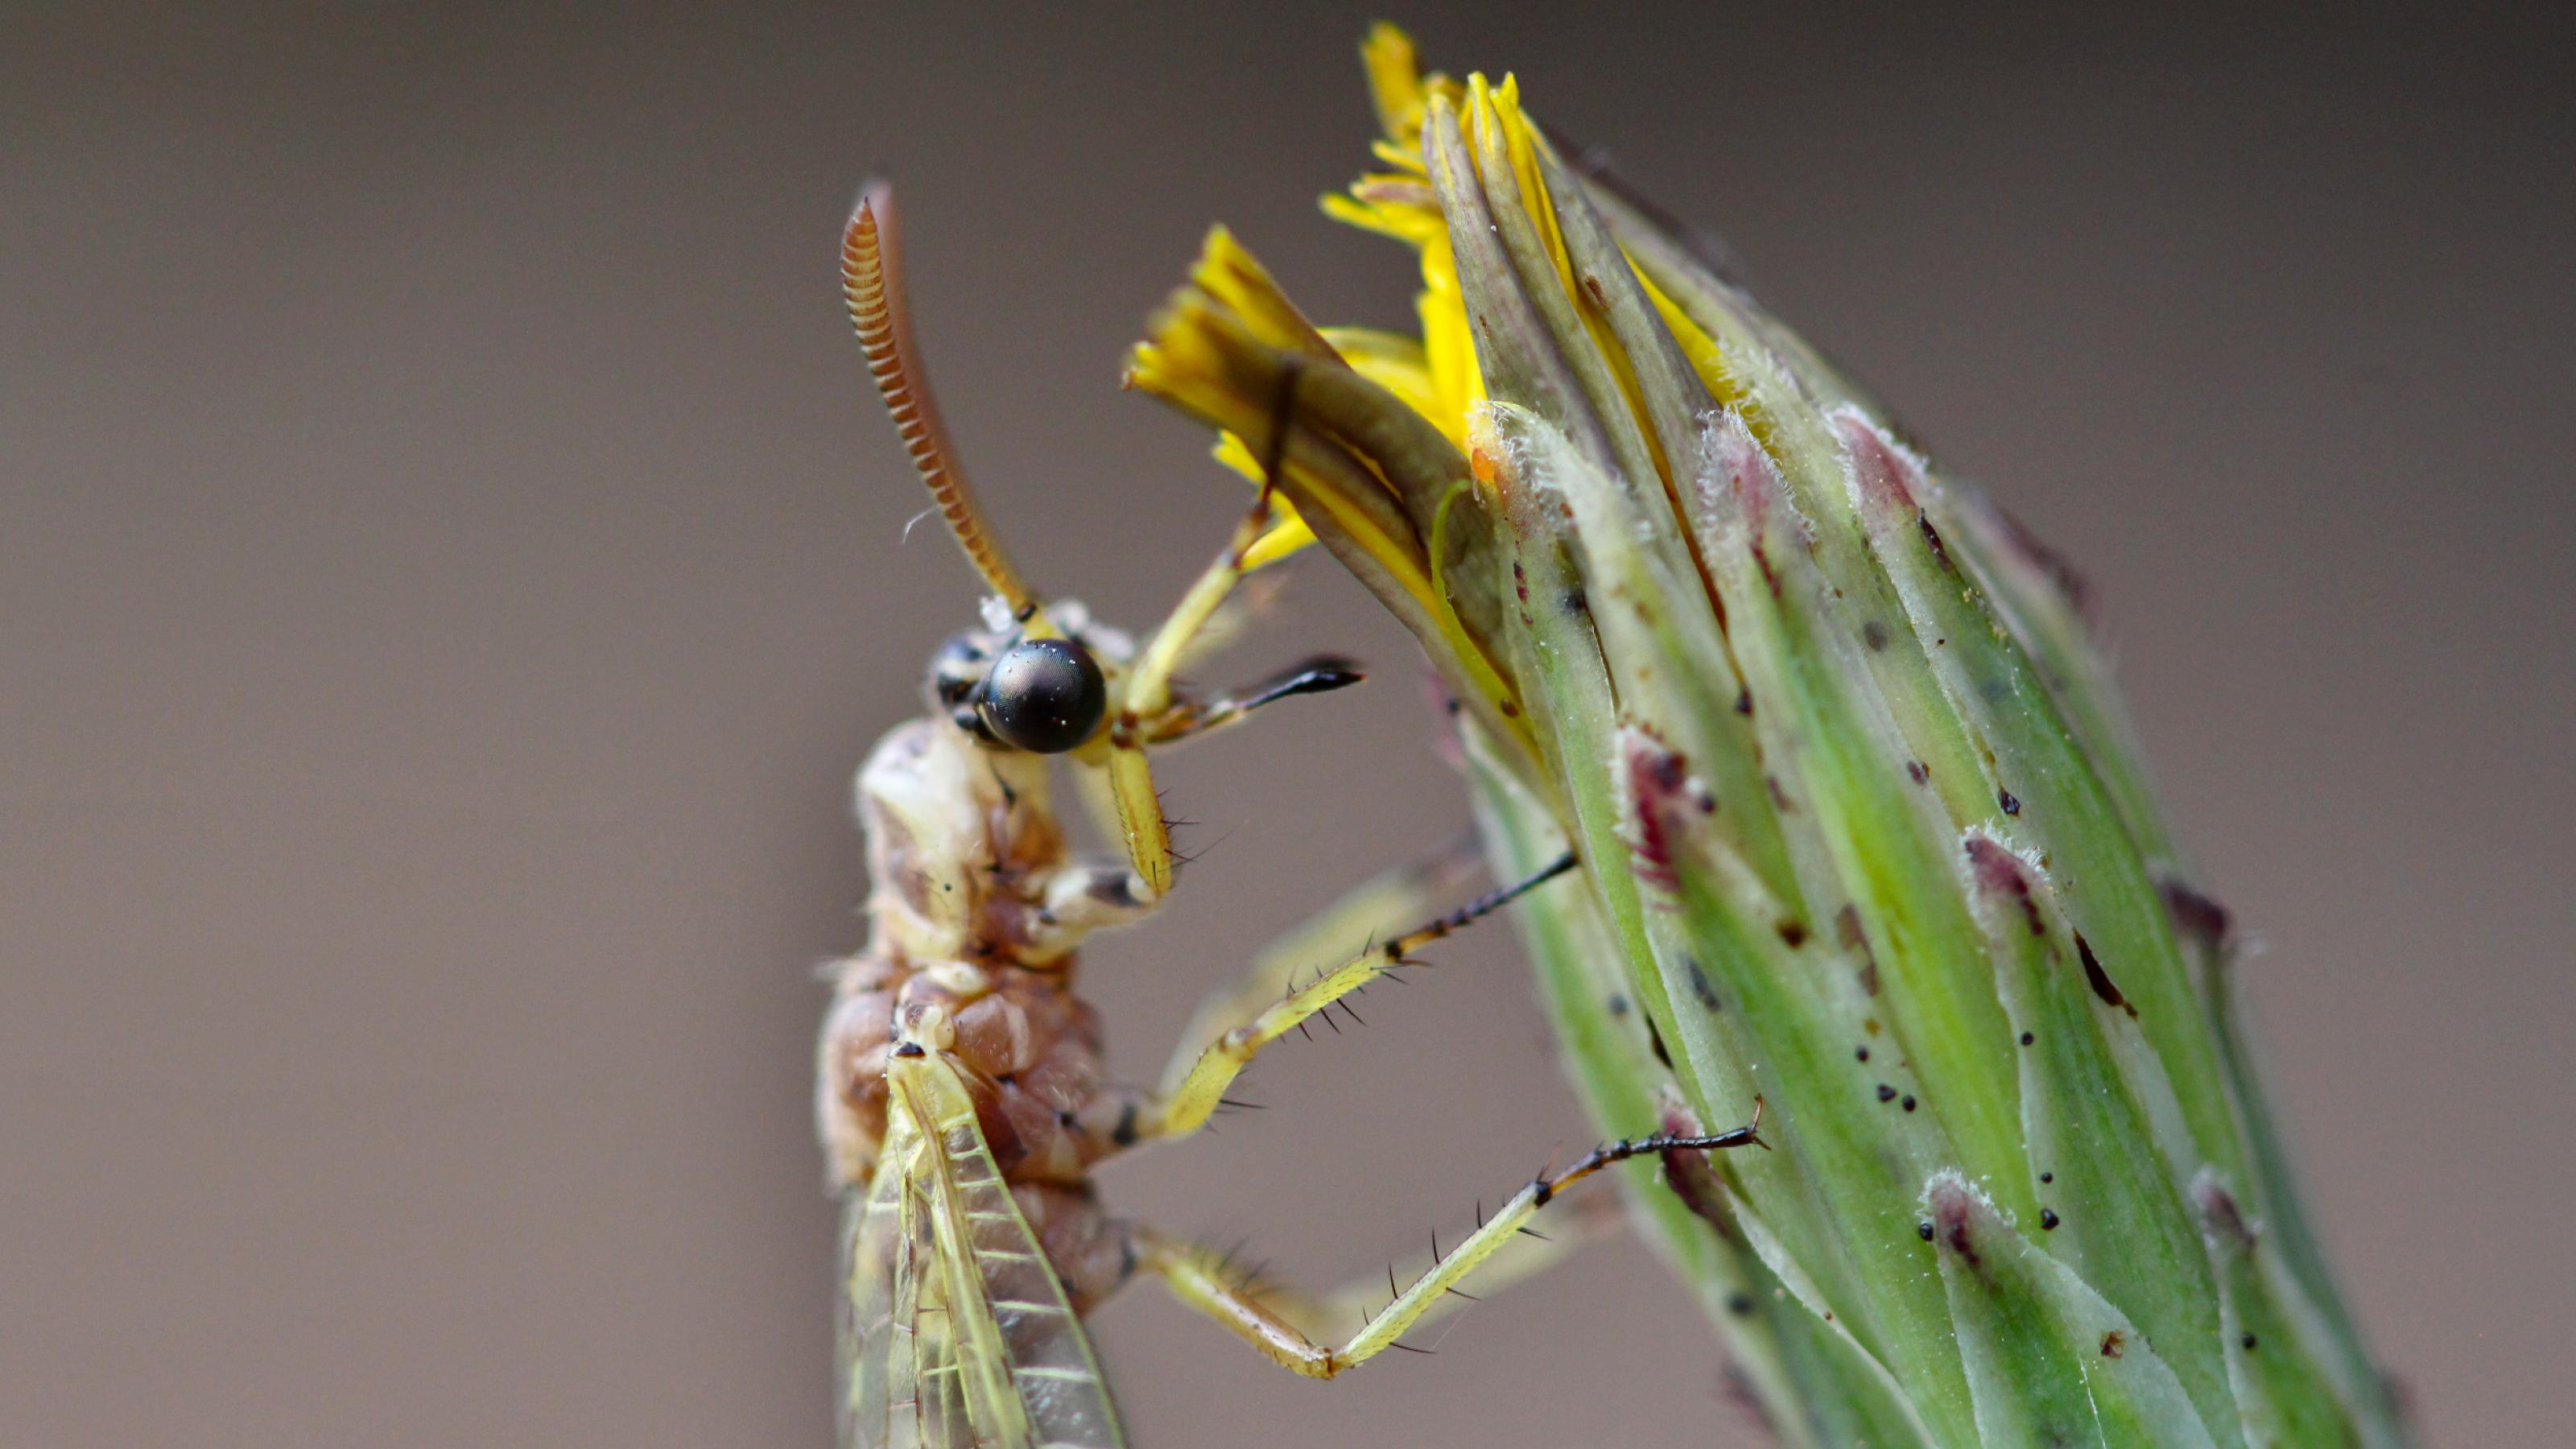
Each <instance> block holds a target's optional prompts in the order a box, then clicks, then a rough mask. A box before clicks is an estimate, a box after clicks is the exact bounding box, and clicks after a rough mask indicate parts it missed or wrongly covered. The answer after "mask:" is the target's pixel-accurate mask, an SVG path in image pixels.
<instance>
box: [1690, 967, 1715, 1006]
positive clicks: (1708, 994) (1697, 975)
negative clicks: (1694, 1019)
mask: <svg viewBox="0 0 2576 1449" xmlns="http://www.w3.org/2000/svg"><path fill="white" fill-rule="evenodd" d="M1689 964H1690V983H1691V995H1693V996H1696V997H1698V998H1699V1004H1700V1005H1701V1006H1704V1007H1706V1008H1707V1009H1709V1010H1710V1011H1715V1010H1717V988H1716V987H1714V986H1711V985H1709V984H1708V973H1707V972H1706V971H1703V970H1701V969H1700V964H1699V962H1697V961H1692V962H1690V963H1689Z"/></svg>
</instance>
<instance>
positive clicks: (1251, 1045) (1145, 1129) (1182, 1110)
mask: <svg viewBox="0 0 2576 1449" xmlns="http://www.w3.org/2000/svg"><path fill="white" fill-rule="evenodd" d="M1574 863H1575V857H1574V855H1573V853H1572V852H1570V851H1569V852H1568V853H1566V854H1565V855H1562V856H1559V857H1558V858H1557V859H1556V860H1555V861H1553V862H1551V863H1550V864H1549V865H1547V866H1546V867H1545V868H1543V869H1541V870H1540V871H1539V872H1538V873H1537V874H1535V875H1533V876H1531V877H1529V878H1528V879H1527V880H1523V881H1520V882H1517V883H1515V884H1513V885H1509V886H1505V887H1503V888H1501V889H1499V890H1496V891H1493V892H1491V893H1489V894H1487V895H1485V896H1483V897H1481V898H1479V899H1477V900H1474V901H1471V902H1469V903H1468V904H1466V905H1464V906H1461V907H1459V908H1458V909H1457V910H1454V911H1452V912H1450V913H1449V914H1447V915H1445V916H1442V917H1440V918H1439V919H1438V920H1435V921H1432V922H1431V923H1429V924H1428V925H1424V926H1420V927H1417V928H1415V929H1414V930H1411V931H1407V932H1405V933H1404V934H1403V935H1400V936H1397V937H1394V938H1393V939H1391V940H1388V941H1387V942H1385V943H1384V944H1382V945H1378V946H1374V947H1371V948H1370V949H1368V950H1366V951H1363V952H1361V953H1360V954H1359V955H1357V956H1354V957H1352V958H1351V959H1349V960H1348V961H1345V962H1343V963H1342V964H1341V965H1339V966H1336V967H1334V968H1333V969H1332V970H1330V971H1326V972H1324V973H1323V974H1321V975H1319V976H1317V977H1316V978H1315V979H1314V980H1312V981H1310V982H1308V983H1306V984H1305V985H1304V986H1301V987H1297V988H1295V989H1294V990H1291V991H1290V992H1288V994H1287V995H1286V996H1284V997H1281V998H1280V999H1279V1000H1277V1001H1275V1002H1273V1003H1272V1004H1271V1005H1269V1006H1267V1007H1265V1008H1263V1009H1261V1010H1260V1011H1257V1012H1255V1013H1253V1014H1252V1016H1251V1018H1250V1019H1249V1020H1247V1021H1245V1022H1243V1023H1242V1024H1241V1025H1239V1026H1236V1027H1234V1028H1233V1029H1231V1030H1229V1031H1227V1032H1225V1033H1224V1034H1222V1035H1220V1036H1218V1037H1217V1038H1216V1040H1214V1041H1212V1042H1210V1043H1208V1045H1207V1047H1206V1048H1205V1049H1204V1050H1203V1051H1201V1052H1200V1053H1199V1054H1198V1056H1197V1058H1196V1059H1195V1060H1194V1061H1193V1062H1192V1063H1191V1064H1190V1067H1189V1069H1188V1070H1187V1071H1186V1072H1177V1073H1173V1074H1171V1075H1172V1076H1175V1077H1177V1078H1178V1080H1177V1082H1176V1083H1175V1084H1174V1085H1172V1086H1171V1087H1170V1089H1169V1090H1168V1091H1167V1092H1166V1094H1165V1095H1164V1097H1163V1098H1162V1100H1161V1101H1160V1102H1158V1103H1155V1104H1153V1105H1152V1106H1150V1107H1149V1108H1147V1109H1146V1111H1145V1112H1144V1113H1143V1114H1142V1116H1141V1118H1139V1119H1137V1120H1135V1121H1133V1122H1131V1123H1129V1124H1126V1125H1127V1126H1128V1127H1129V1129H1130V1132H1129V1135H1130V1136H1131V1137H1140V1138H1160V1137H1182V1136H1186V1135H1188V1134H1189V1133H1192V1132H1195V1131H1197V1130H1198V1129H1199V1128H1201V1127H1203V1126H1205V1125H1207V1120H1208V1118H1209V1117H1210V1116H1212V1115H1214V1114H1215V1112H1216V1109H1217V1108H1218V1107H1219V1106H1220V1105H1222V1104H1223V1102H1224V1100H1225V1091H1226V1088H1227V1087H1229V1086H1231V1085H1232V1084H1233V1082H1234V1079H1235V1078H1236V1077H1237V1076H1238V1075H1240V1074H1241V1073H1242V1071H1243V1068H1244V1066H1245V1065H1246V1064H1247V1063H1249V1062H1250V1061H1251V1060H1252V1058H1253V1056H1254V1054H1255V1053H1257V1052H1259V1051H1260V1050H1261V1049H1262V1048H1263V1047H1265V1046H1268V1045H1269V1044H1270V1043H1272V1042H1274V1041H1277V1040H1278V1039H1279V1038H1281V1037H1283V1036H1286V1035H1287V1034H1288V1033H1290V1032H1292V1031H1304V1030H1306V1021H1307V1019H1308V1018H1310V1017H1314V1016H1317V1015H1319V1014H1322V1013H1324V1012H1325V1011H1326V1010H1327V1008H1330V1007H1333V1006H1336V1005H1339V1006H1341V1008H1342V1009H1343V1010H1344V1011H1345V1012H1347V1011H1349V1010H1350V1007H1349V1004H1348V1002H1346V1001H1345V1000H1344V998H1346V997H1348V996H1349V995H1350V994H1351V993H1352V992H1354V991H1357V990H1359V989H1360V988H1361V987H1364V986H1366V985H1368V984H1369V983H1370V982H1372V981H1375V980H1377V979H1378V978H1380V977H1382V976H1385V975H1387V974H1388V973H1389V972H1392V971H1395V970H1397V969H1399V968H1401V967H1403V966H1406V965H1409V964H1412V963H1411V959H1410V958H1411V956H1412V954H1413V953H1414V952H1416V951H1418V950H1420V949H1422V948H1423V947H1424V946H1427V945H1429V944H1431V943H1432V942H1434V941H1437V940H1439V939H1441V938H1442V937H1444V936H1447V935H1448V934H1449V933H1451V932H1452V931H1456V930H1459V929H1460V928H1462V927H1464V926H1466V925H1468V924H1469V923H1471V922H1473V921H1475V920H1477V919H1479V918H1480V917H1483V916H1488V915H1491V914H1493V913H1494V912H1495V911H1498V910H1501V909H1502V908H1503V907H1504V906H1507V905H1509V904H1511V903H1512V902H1513V901H1515V900H1518V899H1519V898H1520V897H1521V896H1522V895H1524V894H1525V893H1527V892H1529V891H1532V890H1535V889H1537V888H1538V887H1539V886H1542V885H1544V884H1546V883H1547V882H1549V881H1551V880H1554V879H1555V878H1556V877H1558V876H1560V875H1563V874H1565V873H1566V872H1567V871H1569V870H1572V869H1573V868H1574ZM1324 1019H1325V1020H1326V1021H1327V1022H1330V1021H1331V1017H1329V1016H1326V1017H1325V1018H1324ZM1353 1020H1357V1017H1356V1016H1354V1017H1353Z"/></svg>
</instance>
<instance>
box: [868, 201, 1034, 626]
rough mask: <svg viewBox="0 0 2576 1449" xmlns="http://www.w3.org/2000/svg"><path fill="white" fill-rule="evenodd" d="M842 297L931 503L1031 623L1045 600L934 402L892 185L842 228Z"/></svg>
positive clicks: (971, 557) (990, 581)
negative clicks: (1006, 546) (990, 511)
mask: <svg viewBox="0 0 2576 1449" xmlns="http://www.w3.org/2000/svg"><path fill="white" fill-rule="evenodd" d="M841 295H842V297H843V298H844V299H846V300H847V301H848V303H849V307H850V322H851V325H853V326H855V327H856V328H857V329H858V333H859V350H860V351H861V352H864V353H865V354H867V359H868V372H869V373H870V375H872V376H874V377H875V378H876V380H877V391H878V392H880V393H882V394H884V396H885V403H886V411H888V412H890V413H892V414H894V425H895V431H897V432H898V433H901V434H902V435H903V447H904V451H905V452H907V453H909V454H911V455H912V466H913V467H914V468H915V469H917V470H919V471H920V473H921V481H922V482H923V483H924V484H926V485H927V486H928V487H929V489H930V498H931V502H933V503H934V504H936V505H937V506H938V508H939V513H940V516H941V517H942V518H945V519H946V520H947V521H948V531H949V532H951V533H953V534H955V535H956V536H957V542H958V543H959V544H960V545H961V546H963V547H964V548H965V550H966V557H967V558H968V559H969V560H970V561H972V562H973V563H974V565H975V571H976V572H977V573H980V574H982V575H983V576H984V581H985V582H986V583H988V584H991V585H992V586H993V591H994V592H995V593H998V594H1000V595H1001V596H1002V598H1003V600H1004V601H1005V602H1006V603H1008V604H1009V605H1010V607H1011V614H1012V616H1013V617H1014V618H1019V619H1027V618H1029V617H1031V616H1032V615H1034V614H1035V613H1036V612H1037V607H1038V600H1037V596H1036V595H1035V594H1033V593H1031V592H1030V591H1029V586H1028V585H1027V584H1026V583H1025V582H1023V581H1022V580H1021V577H1020V571H1019V570H1018V569H1016V568H1014V567H1013V566H1012V564H1011V560H1010V556H1009V555H1008V554H1005V553H1004V552H1002V545H1001V541H1000V540H999V539H996V538H995V537H994V536H993V530H992V527H991V525H989V524H988V523H986V522H985V520H984V510H983V507H982V505H981V504H979V503H977V502H976V500H975V491H974V489H973V488H972V487H971V486H970V485H969V484H968V483H967V481H966V470H965V468H964V467H963V466H962V465H960V464H959V462H958V461H957V446H956V444H955V443H953V442H951V441H950V440H949V437H948V425H947V424H946V423H945V422H944V421H943V420H942V419H941V418H940V415H939V407H938V404H937V403H935V402H933V401H932V400H931V396H930V377H929V374H928V372H927V371H926V370H925V369H924V368H923V367H922V363H921V352H920V349H919V348H918V347H916V346H915V345H914V343H913V340H912V316H911V312H910V310H909V309H908V308H907V307H906V306H905V304H904V293H903V254H902V250H901V248H900V247H899V246H898V244H897V242H896V238H895V213H894V188H893V187H892V186H890V185H889V184H887V183H886V182H884V181H871V182H869V183H868V184H867V186H866V187H865V188H864V189H863V190H861V191H860V192H859V201H858V205H857V206H856V207H855V208H853V209H852V210H851V212H850V220H849V224H848V225H847V226H846V227H844V228H843V229H842V232H841Z"/></svg>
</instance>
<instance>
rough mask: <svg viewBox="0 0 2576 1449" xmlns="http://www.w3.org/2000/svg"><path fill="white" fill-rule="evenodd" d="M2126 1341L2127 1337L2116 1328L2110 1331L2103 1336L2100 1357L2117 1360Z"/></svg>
mask: <svg viewBox="0 0 2576 1449" xmlns="http://www.w3.org/2000/svg"><path fill="white" fill-rule="evenodd" d="M2128 1341H2129V1336H2128V1335H2127V1334H2125V1333H2122V1332H2121V1331H2120V1330H2118V1329H2116V1328H2115V1329H2112V1330H2111V1331H2110V1332H2109V1333H2106V1334H2103V1335H2102V1356H2103V1357H2104V1358H2118V1357H2119V1356H2120V1349H2121V1347H2122V1346H2123V1345H2125V1344H2126V1343H2127V1342H2128Z"/></svg>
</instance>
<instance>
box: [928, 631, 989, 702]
mask: <svg viewBox="0 0 2576 1449" xmlns="http://www.w3.org/2000/svg"><path fill="white" fill-rule="evenodd" d="M992 658H993V656H992V651H991V650H990V649H989V648H987V647H986V646H985V644H984V642H983V641H982V640H981V639H979V638H978V637H977V636H976V635H974V634H973V633H971V632H969V633H965V634H959V635H957V636H955V637H954V638H952V639H950V640H949V641H948V642H947V643H945V644H942V645H940V646H939V652H938V653H937V654H934V655H932V656H931V657H930V693H931V695H932V697H934V698H936V699H937V700H938V701H939V702H940V703H941V704H943V705H946V706H948V707H949V708H951V709H954V708H956V707H957V706H959V705H961V704H964V703H966V702H967V701H968V700H969V699H971V698H973V697H974V694H975V691H976V690H977V689H978V688H980V687H981V686H982V685H983V683H984V670H985V667H986V666H987V665H989V664H990V663H991V662H992Z"/></svg>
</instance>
